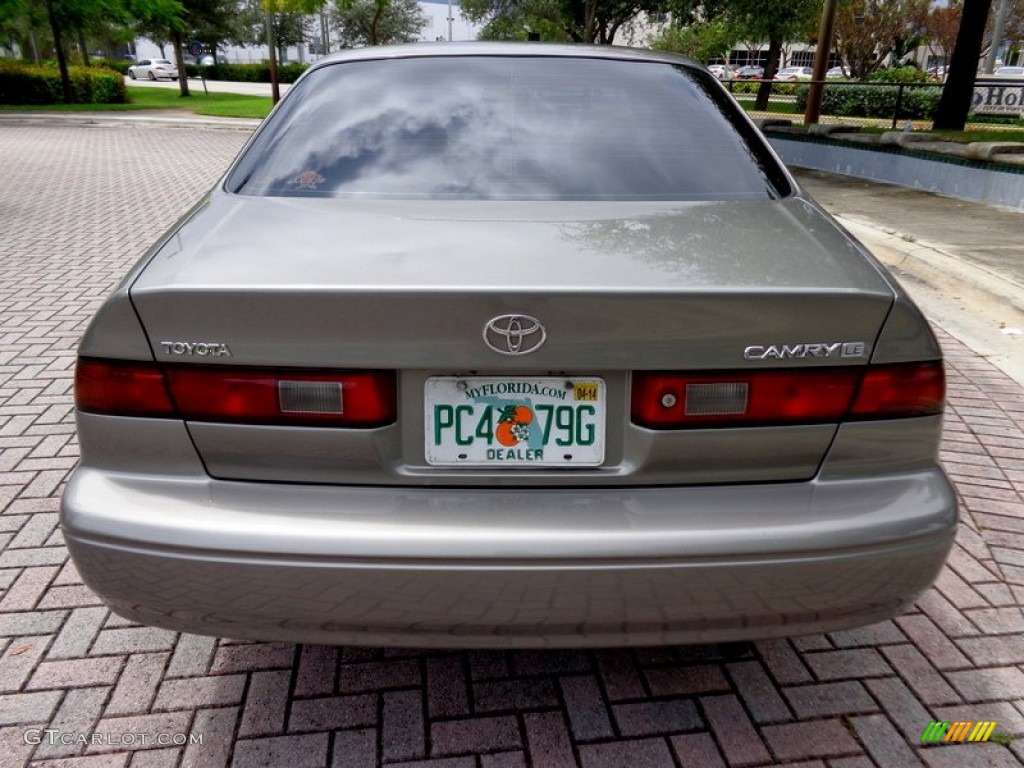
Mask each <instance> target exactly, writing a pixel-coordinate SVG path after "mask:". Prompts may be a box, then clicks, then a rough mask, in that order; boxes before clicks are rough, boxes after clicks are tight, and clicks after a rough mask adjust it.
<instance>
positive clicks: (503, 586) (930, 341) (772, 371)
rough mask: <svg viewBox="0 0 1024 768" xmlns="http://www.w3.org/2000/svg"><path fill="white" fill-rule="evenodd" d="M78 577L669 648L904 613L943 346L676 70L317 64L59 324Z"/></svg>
mask: <svg viewBox="0 0 1024 768" xmlns="http://www.w3.org/2000/svg"><path fill="white" fill-rule="evenodd" d="M75 395H76V404H77V417H78V429H79V437H80V442H81V449H82V460H81V464H80V466H79V467H78V468H77V470H76V471H75V473H74V476H73V477H72V479H71V481H70V483H69V485H68V488H67V491H66V493H65V494H64V498H63V505H62V517H61V520H62V525H63V530H64V535H65V538H66V541H67V545H68V547H69V549H70V551H71V554H72V556H73V557H74V561H75V563H76V565H77V566H78V569H79V571H80V572H81V574H82V577H83V579H84V580H85V582H86V583H87V584H88V585H89V586H90V587H91V588H92V589H94V590H95V591H96V592H97V593H98V594H99V595H100V596H101V597H102V598H103V600H104V601H105V602H106V603H107V604H108V605H109V606H110V607H111V608H112V609H113V610H114V611H116V612H117V613H119V614H121V615H122V616H125V617H127V618H129V619H132V620H135V621H139V622H142V623H145V624H150V625H154V626H159V627H167V628H171V629H176V630H182V631H187V632H195V633H201V634H211V635H220V636H227V637H232V638H243V639H244V638H250V639H260V640H284V641H294V642H315V643H331V644H342V643H358V644H377V645H411V646H430V645H433V646H448V647H460V646H461V647H474V646H475V647H481V646H492V647H526V646H562V647H566V646H606V645H629V644H633V645H641V644H659V643H696V642H708V641H726V640H739V639H753V638H764V637H772V636H784V635H799V634H805V633H811V632H822V631H830V630H836V629H840V628H844V627H852V626H856V625H862V624H867V623H870V622H874V621H878V620H881V619H884V618H887V617H891V616H893V615H894V614H896V613H898V612H899V611H901V610H902V609H903V608H904V607H905V606H907V604H908V603H909V602H910V601H912V600H914V599H915V597H916V596H917V595H918V594H919V593H920V592H921V590H923V589H925V588H926V587H928V585H929V584H930V583H931V582H932V580H933V579H934V578H935V576H936V574H937V572H938V570H939V568H940V567H941V566H942V563H943V562H944V560H945V558H946V555H947V553H948V551H949V549H950V546H951V545H952V541H953V536H954V530H955V526H956V522H957V509H956V502H955V498H954V495H953V493H952V490H951V488H950V485H949V483H948V481H947V480H946V477H945V476H944V474H943V472H942V470H941V469H940V467H939V466H938V464H937V461H936V454H937V448H938V442H939V435H940V430H941V418H942V409H943V402H944V376H943V366H942V360H941V353H940V350H939V347H938V345H937V344H936V341H935V338H934V336H933V335H932V333H931V331H930V330H929V327H928V324H927V323H926V321H925V320H924V319H923V318H922V316H921V313H920V312H919V311H918V309H917V308H916V307H915V306H914V305H913V303H912V302H911V301H910V300H909V299H908V298H907V295H906V294H905V293H904V292H903V290H902V289H901V288H900V286H899V285H898V284H897V283H896V282H895V281H894V279H893V278H892V276H891V275H889V274H888V273H887V272H886V271H885V269H884V268H883V267H881V266H880V265H879V263H878V262H877V261H875V259H874V258H873V257H872V256H871V255H870V254H869V253H868V252H867V251H866V250H865V249H864V248H863V247H862V246H861V245H860V244H858V243H857V242H856V241H855V240H854V239H852V238H851V237H850V235H849V234H848V233H847V232H845V231H844V230H843V229H841V228H840V227H839V226H838V225H837V224H836V223H835V222H834V221H833V220H832V219H831V218H830V217H829V216H828V215H826V214H825V213H824V212H823V211H822V209H821V208H820V207H819V206H818V205H817V204H816V203H815V202H814V201H813V200H812V199H810V198H809V197H808V196H807V194H806V193H805V192H804V191H803V190H801V189H800V187H799V186H798V185H797V183H796V182H795V181H794V180H793V178H792V177H791V176H790V175H789V174H788V173H787V171H786V169H785V168H784V167H783V166H782V165H781V163H780V162H779V160H778V159H777V158H776V157H775V155H774V154H773V153H772V151H771V149H770V148H769V146H768V145H767V143H766V142H765V140H764V138H763V137H762V136H761V135H760V134H759V133H758V131H757V130H756V129H755V128H754V126H753V125H752V124H751V123H750V121H749V120H748V119H747V118H746V117H745V116H744V114H743V113H742V112H741V111H740V110H739V109H738V108H737V106H736V105H735V103H734V102H733V101H732V100H731V98H730V97H729V95H728V93H726V91H725V90H724V89H723V88H722V87H721V86H720V85H719V83H718V82H717V81H716V80H715V78H714V77H712V76H711V75H710V74H709V73H708V72H707V71H705V70H704V69H703V68H701V67H699V66H698V65H696V64H693V63H691V62H688V61H686V60H684V59H680V58H676V57H673V56H669V55H662V54H654V53H651V52H646V51H633V50H629V49H623V48H611V47H602V48H590V47H570V46H548V45H525V44H519V45H517V44H469V45H465V46H460V45H436V46H435V45H423V44H420V45H414V46H409V47H397V48H369V49H364V50H359V51H353V52H347V53H344V54H341V55H338V56H333V57H328V58H326V59H323V60H321V61H319V62H317V63H316V64H315V65H314V66H313V67H312V68H311V69H310V70H309V71H308V72H307V73H306V74H305V75H304V76H303V77H302V78H301V79H300V80H299V81H298V82H297V83H296V85H295V86H294V87H293V89H292V90H291V92H290V93H289V94H288V95H287V97H286V98H285V99H284V100H283V101H282V103H281V104H280V105H279V107H278V108H277V109H276V110H275V111H274V112H273V114H272V115H271V116H270V117H269V118H268V119H267V120H266V121H265V122H264V123H263V125H262V126H261V128H260V129H259V130H258V131H257V132H256V133H255V135H254V136H253V138H252V139H251V141H250V142H249V143H248V144H247V145H246V147H245V148H244V149H243V150H242V152H241V153H240V155H239V156H238V158H237V159H236V160H235V162H234V164H233V165H232V166H231V168H230V169H229V170H228V171H227V173H226V174H225V175H224V177H223V178H222V179H221V180H220V181H219V182H218V183H217V185H216V187H215V189H213V190H212V192H211V193H210V194H209V195H208V197H207V198H206V199H204V200H203V201H202V202H201V203H199V204H197V205H196V206H195V207H194V208H193V209H192V210H191V211H189V212H188V213H187V214H186V215H185V216H184V217H183V218H182V219H181V220H180V221H179V222H177V223H176V224H175V225H174V226H173V227H171V229H170V230H168V232H167V233H166V234H165V235H164V236H163V237H162V238H161V239H160V240H159V241H158V242H157V243H156V244H155V245H154V246H153V247H152V248H151V249H150V250H149V251H148V252H147V253H146V254H144V255H143V256H142V258H141V259H140V260H139V262H138V263H137V264H136V265H135V267H134V268H133V269H132V270H131V272H130V273H129V274H128V275H127V277H126V278H125V279H124V281H123V282H122V283H121V284H120V286H119V287H118V288H117V289H116V290H115V291H114V293H113V294H112V295H111V296H110V297H109V298H108V300H107V301H106V303H105V304H104V305H103V306H102V308H101V309H100V310H99V312H98V313H97V314H96V316H95V318H94V319H93V321H92V324H91V325H90V327H89V329H88V331H87V332H86V334H85V336H84V337H83V339H82V342H81V346H80V349H79V359H78V366H77V372H76V380H75Z"/></svg>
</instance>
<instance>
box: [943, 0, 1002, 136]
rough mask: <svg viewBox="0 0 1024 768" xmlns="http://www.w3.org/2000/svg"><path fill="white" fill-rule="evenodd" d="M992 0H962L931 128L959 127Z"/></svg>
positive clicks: (967, 108) (968, 100)
mask: <svg viewBox="0 0 1024 768" xmlns="http://www.w3.org/2000/svg"><path fill="white" fill-rule="evenodd" d="M991 5H992V0H965V2H964V12H963V17H962V18H961V19H960V29H959V31H958V32H957V36H956V45H955V46H954V48H953V58H952V60H951V61H950V62H949V73H948V75H947V76H946V84H945V85H944V86H943V87H942V96H941V97H939V106H938V108H937V109H936V110H935V128H937V129H940V130H943V129H944V130H950V131H962V130H963V129H964V126H965V125H966V124H967V113H968V112H970V110H971V99H972V98H973V95H974V77H975V74H976V73H977V71H978V59H979V58H980V57H981V44H982V38H983V37H984V36H985V24H986V22H987V21H988V12H989V9H990V7H991Z"/></svg>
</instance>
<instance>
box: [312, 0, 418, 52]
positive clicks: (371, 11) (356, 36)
mask: <svg viewBox="0 0 1024 768" xmlns="http://www.w3.org/2000/svg"><path fill="white" fill-rule="evenodd" d="M332 16H333V19H334V23H335V26H336V27H337V30H338V43H339V45H341V47H342V48H359V47H362V46H365V45H372V44H373V38H374V37H376V41H377V43H376V44H377V45H390V44H392V43H411V42H415V41H416V40H417V38H418V37H419V33H420V30H421V29H423V27H425V26H426V24H427V16H426V14H424V13H423V11H421V10H420V6H419V3H418V2H416V0H390V1H389V2H388V3H386V4H385V5H383V6H381V5H380V4H379V2H378V0H352V1H351V2H348V1H346V2H343V3H338V4H337V7H336V8H335V9H334V12H333V14H332ZM375 25H376V26H375Z"/></svg>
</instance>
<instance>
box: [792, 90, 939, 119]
mask: <svg viewBox="0 0 1024 768" xmlns="http://www.w3.org/2000/svg"><path fill="white" fill-rule="evenodd" d="M808 90H809V88H808V87H807V86H806V85H801V86H799V87H798V88H797V91H796V107H797V111H798V112H803V111H804V108H805V107H806V106H807V92H808ZM899 91H900V89H899V87H898V86H885V85H879V86H870V85H850V86H833V87H831V88H830V87H828V86H826V87H825V93H824V96H823V97H822V101H821V112H822V114H826V115H835V116H837V117H882V118H886V119H888V118H891V117H892V116H893V115H894V114H896V117H897V119H898V120H930V119H931V118H932V116H933V115H934V113H935V108H936V107H937V106H938V105H939V96H940V95H941V93H942V87H941V86H938V85H934V86H922V87H912V88H904V89H903V97H902V100H901V99H900V94H899ZM897 103H899V112H898V113H897V109H896V107H897Z"/></svg>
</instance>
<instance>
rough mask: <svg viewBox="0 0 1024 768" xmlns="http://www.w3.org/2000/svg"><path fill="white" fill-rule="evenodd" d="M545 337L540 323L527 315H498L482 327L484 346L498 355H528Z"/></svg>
mask: <svg viewBox="0 0 1024 768" xmlns="http://www.w3.org/2000/svg"><path fill="white" fill-rule="evenodd" d="M547 337H548V334H547V331H545V330H544V326H543V325H541V324H540V321H539V320H538V319H537V318H535V317H530V316H529V315H498V317H495V318H492V319H491V320H488V321H487V324H486V325H485V326H484V344H486V345H487V346H488V347H490V348H491V349H493V350H494V351H495V352H497V353H498V354H499V355H528V354H530V353H531V352H536V351H537V350H538V349H540V347H541V346H542V345H543V344H544V341H545V340H546V339H547Z"/></svg>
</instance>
